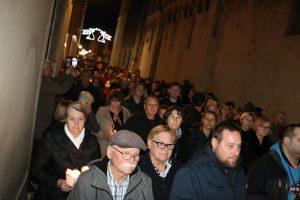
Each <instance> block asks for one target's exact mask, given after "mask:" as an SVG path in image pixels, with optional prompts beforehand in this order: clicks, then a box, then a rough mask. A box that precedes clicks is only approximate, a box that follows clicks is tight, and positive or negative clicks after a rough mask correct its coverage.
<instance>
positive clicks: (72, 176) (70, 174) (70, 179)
mask: <svg viewBox="0 0 300 200" xmlns="http://www.w3.org/2000/svg"><path fill="white" fill-rule="evenodd" d="M79 175H80V171H79V170H77V169H74V170H71V169H67V170H66V182H67V184H68V185H70V186H72V187H73V186H74V185H75V183H76V181H77V179H78V177H79Z"/></svg>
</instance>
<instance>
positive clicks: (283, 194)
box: [247, 151, 289, 200]
mask: <svg viewBox="0 0 300 200" xmlns="http://www.w3.org/2000/svg"><path fill="white" fill-rule="evenodd" d="M288 186H289V181H288V176H287V173H286V171H285V169H284V166H283V165H282V163H281V161H280V156H279V155H278V153H277V152H276V151H271V152H269V153H267V154H266V155H264V156H263V157H261V158H260V159H258V160H257V161H256V162H254V163H253V165H252V166H251V167H250V169H249V172H248V187H247V193H248V195H247V199H249V200H287V199H288Z"/></svg>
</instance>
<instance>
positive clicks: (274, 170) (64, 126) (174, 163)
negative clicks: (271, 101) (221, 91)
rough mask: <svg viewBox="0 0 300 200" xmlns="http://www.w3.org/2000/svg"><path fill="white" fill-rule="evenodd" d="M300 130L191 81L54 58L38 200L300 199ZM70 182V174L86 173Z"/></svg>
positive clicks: (35, 162)
mask: <svg viewBox="0 0 300 200" xmlns="http://www.w3.org/2000/svg"><path fill="white" fill-rule="evenodd" d="M299 159H300V124H288V125H287V114H286V113H285V112H283V111H275V112H274V117H273V119H272V120H270V119H268V118H266V116H264V113H263V108H261V107H259V106H256V105H255V104H254V103H252V102H246V103H245V105H244V106H242V107H238V106H237V105H236V104H235V103H234V102H232V101H224V102H221V101H220V100H219V98H218V97H217V96H216V95H215V94H214V93H210V92H200V91H197V90H196V87H195V86H194V85H193V84H192V83H191V82H190V81H188V80H186V81H184V83H182V84H179V83H178V82H170V83H168V82H166V81H157V80H150V79H142V78H141V77H140V73H139V71H138V70H137V71H134V72H129V71H127V70H123V69H120V68H117V67H111V66H109V65H107V64H105V63H102V62H97V61H90V60H86V61H84V62H83V64H82V65H81V66H79V67H77V68H74V67H68V68H65V69H62V72H61V74H60V75H59V76H57V77H55V78H53V77H52V67H51V61H49V60H46V61H45V65H44V69H43V77H42V83H41V91H40V98H39V106H38V111H37V118H36V128H35V140H34V147H33V155H32V165H31V173H30V179H31V182H32V183H33V185H37V186H38V187H37V189H36V191H35V194H34V198H35V199H55V200H57V199H58V200H59V199H62V200H63V199H69V200H73V199H76V200H77V199H78V200H79V199H86V200H90V199H113V200H123V199H137V200H139V199H141V200H142V199H155V200H165V199H195V200H196V199H237V200H239V199H270V200H271V199H272V200H273V199H274V200H275V199H288V200H291V199H300V181H299V176H300V167H299ZM86 167H88V170H82V172H81V174H80V176H79V177H76V178H74V181H73V182H70V180H69V179H68V178H70V177H68V175H66V171H67V170H68V169H71V170H75V169H76V170H79V171H80V170H81V169H83V168H85V169H86Z"/></svg>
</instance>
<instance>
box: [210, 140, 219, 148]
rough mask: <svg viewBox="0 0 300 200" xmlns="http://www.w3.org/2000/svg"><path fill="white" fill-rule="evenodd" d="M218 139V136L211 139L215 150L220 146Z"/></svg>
mask: <svg viewBox="0 0 300 200" xmlns="http://www.w3.org/2000/svg"><path fill="white" fill-rule="evenodd" d="M218 144H219V143H218V140H217V139H216V138H214V137H213V138H212V139H211V146H212V150H213V152H214V151H215V150H216V148H217V146H218Z"/></svg>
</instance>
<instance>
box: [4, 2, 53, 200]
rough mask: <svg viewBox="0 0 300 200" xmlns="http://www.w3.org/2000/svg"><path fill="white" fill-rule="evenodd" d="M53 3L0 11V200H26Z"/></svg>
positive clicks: (14, 5) (10, 5) (11, 6)
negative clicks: (41, 78)
mask: <svg viewBox="0 0 300 200" xmlns="http://www.w3.org/2000/svg"><path fill="white" fill-rule="evenodd" d="M54 5H55V1H51V0H44V1H42V2H41V1H40V0H28V1H11V0H3V1H1V6H0V26H1V30H0V44H1V49H0V60H1V67H0V85H1V94H0V102H1V103H0V113H1V117H0V119H1V120H0V138H1V140H0V180H1V182H0V199H24V197H23V198H22V197H21V196H20V194H21V193H22V191H23V190H24V188H25V186H26V181H27V177H28V168H29V162H30V155H31V146H32V141H33V127H34V121H35V120H34V119H35V108H36V105H37V104H36V101H37V97H38V89H39V82H40V77H41V73H40V72H41V66H42V63H43V62H44V59H43V58H44V57H45V55H46V51H45V49H46V46H47V41H48V33H49V32H50V31H49V30H50V22H51V18H52V13H53V12H51V9H52V10H53V8H54Z"/></svg>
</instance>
